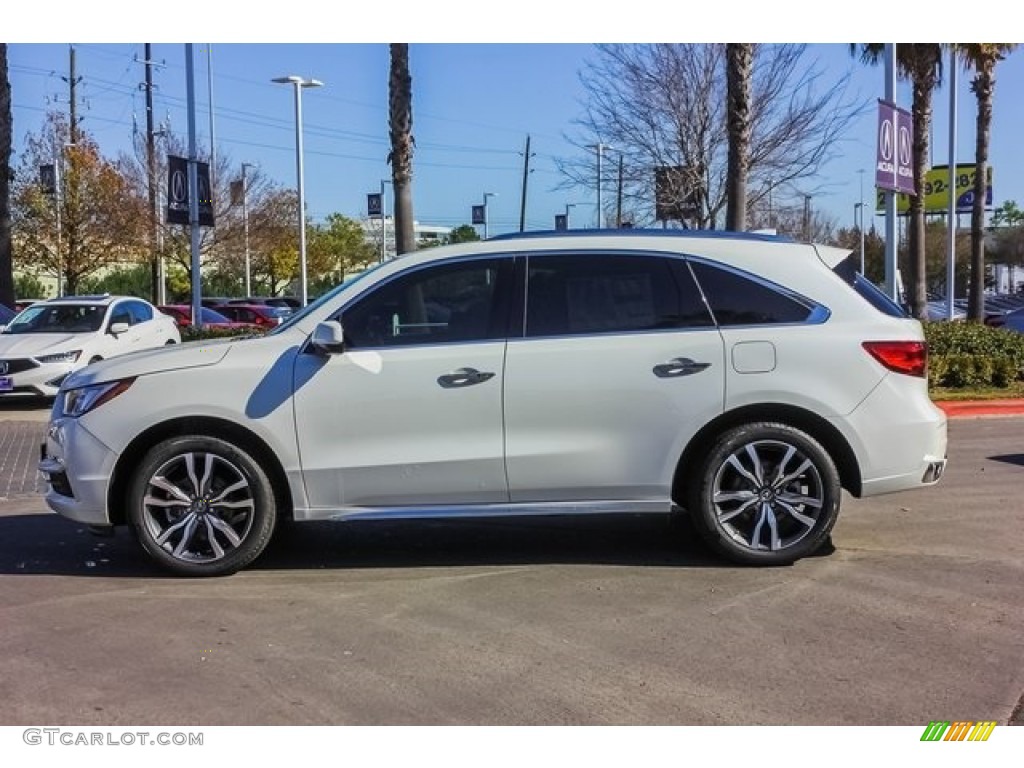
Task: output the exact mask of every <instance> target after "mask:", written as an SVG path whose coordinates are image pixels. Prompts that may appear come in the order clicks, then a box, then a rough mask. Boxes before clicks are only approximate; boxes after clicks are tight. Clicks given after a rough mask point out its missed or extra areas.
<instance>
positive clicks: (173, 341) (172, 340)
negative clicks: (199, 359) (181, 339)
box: [164, 339, 178, 347]
mask: <svg viewBox="0 0 1024 768" xmlns="http://www.w3.org/2000/svg"><path fill="white" fill-rule="evenodd" d="M177 343H178V342H176V341H175V340H174V339H168V340H167V341H165V342H164V346H165V347H169V346H171V345H172V344H177Z"/></svg>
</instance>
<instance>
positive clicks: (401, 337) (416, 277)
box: [342, 259, 512, 349]
mask: <svg viewBox="0 0 1024 768" xmlns="http://www.w3.org/2000/svg"><path fill="white" fill-rule="evenodd" d="M511 267H512V260H511V259H506V260H504V261H502V260H498V259H486V260H484V259H481V260H473V261H466V262H458V263H455V264H444V265H439V266H433V267H427V268H425V269H420V270H416V271H415V272H412V273H411V274H408V275H405V276H400V277H398V278H396V279H394V280H392V281H390V282H388V283H386V284H384V285H383V286H381V287H380V288H377V289H375V290H373V291H372V292H371V293H370V295H369V296H367V297H366V298H364V299H361V300H360V301H358V302H357V303H356V304H355V305H354V306H353V307H351V308H350V309H347V310H345V313H344V315H343V316H342V325H343V327H344V328H345V343H346V344H347V345H348V346H349V347H352V348H354V349H359V348H365V347H393V346H409V345H420V344H443V343H450V342H467V341H484V340H487V339H499V338H505V334H506V321H507V309H506V307H507V303H506V302H505V301H504V292H503V291H502V290H501V288H500V285H501V284H502V283H503V282H505V279H504V278H503V273H504V274H507V273H508V272H509V271H510V270H511Z"/></svg>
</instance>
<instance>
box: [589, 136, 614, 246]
mask: <svg viewBox="0 0 1024 768" xmlns="http://www.w3.org/2000/svg"><path fill="white" fill-rule="evenodd" d="M590 149H593V150H595V151H596V152H597V228H598V229H604V214H603V213H602V211H601V175H602V174H603V172H604V169H603V161H604V152H605V150H606V149H610V150H614V149H615V147H612V146H610V145H608V144H604V143H602V142H600V141H599V142H598V143H597V144H591V145H590Z"/></svg>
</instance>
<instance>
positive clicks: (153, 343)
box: [0, 294, 181, 397]
mask: <svg viewBox="0 0 1024 768" xmlns="http://www.w3.org/2000/svg"><path fill="white" fill-rule="evenodd" d="M179 341H181V334H180V333H178V328H177V326H176V325H175V324H174V321H173V320H172V319H171V318H169V317H167V316H166V315H164V314H162V313H161V312H158V311H157V310H156V308H155V307H154V306H153V305H152V304H150V303H149V302H148V301H143V300H142V299H138V298H135V297H134V296H110V295H109V294H104V295H102V296H64V297H62V298H59V299H48V300H47V301H37V302H35V303H33V304H31V305H30V306H28V307H26V308H25V309H23V310H22V311H21V312H20V313H19V314H18V315H16V316H15V317H14V318H12V319H11V320H10V322H9V323H8V324H7V325H6V327H4V329H3V332H0V397H2V396H14V395H35V396H40V395H41V396H43V397H53V396H55V395H56V394H57V392H58V390H59V388H60V385H61V382H63V381H64V378H65V377H66V376H67V375H68V374H70V373H71V372H72V371H76V370H78V369H79V368H84V367H85V366H86V365H89V364H90V363H95V362H98V361H100V360H105V359H107V358H108V357H115V356H117V355H123V354H126V353H128V352H135V351H137V350H140V349H150V348H151V347H161V346H163V345H165V344H177V343H178V342H179Z"/></svg>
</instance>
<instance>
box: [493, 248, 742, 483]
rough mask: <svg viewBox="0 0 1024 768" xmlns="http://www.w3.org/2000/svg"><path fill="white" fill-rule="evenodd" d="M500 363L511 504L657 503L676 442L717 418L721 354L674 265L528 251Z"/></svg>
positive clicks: (690, 287)
mask: <svg viewBox="0 0 1024 768" xmlns="http://www.w3.org/2000/svg"><path fill="white" fill-rule="evenodd" d="M525 272H526V275H525V277H526V291H525V293H526V316H525V327H524V333H523V338H518V339H510V340H509V345H508V353H507V356H506V364H505V420H506V427H505V441H506V465H507V470H508V480H509V493H510V498H511V500H512V501H513V502H544V501H552V502H555V501H576V500H609V501H622V500H634V501H635V500H649V501H658V502H659V503H660V502H663V501H666V500H667V499H668V498H669V494H670V489H671V481H672V475H673V473H674V469H675V465H676V462H677V461H678V458H679V456H680V454H681V452H682V449H683V446H684V445H685V443H686V441H687V440H688V439H689V438H690V437H691V436H692V435H693V434H694V433H695V432H696V431H697V430H698V429H699V428H700V427H702V426H703V425H704V424H706V423H707V422H708V421H710V420H711V419H712V418H714V417H715V416H716V415H718V414H719V413H721V412H722V407H723V399H724V382H725V378H724V377H725V368H724V352H723V343H722V338H721V334H720V333H719V331H718V330H717V328H716V327H715V325H714V321H713V319H712V317H711V315H710V313H709V311H708V308H707V306H706V303H705V302H704V301H703V297H702V296H701V295H700V292H699V289H698V288H697V286H696V284H695V283H694V281H693V277H692V274H691V273H690V271H689V268H688V266H687V264H686V263H685V261H683V260H681V259H678V258H671V257H666V256H658V255H639V254H594V253H574V254H541V255H531V256H530V257H529V258H528V260H527V266H526V270H525Z"/></svg>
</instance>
